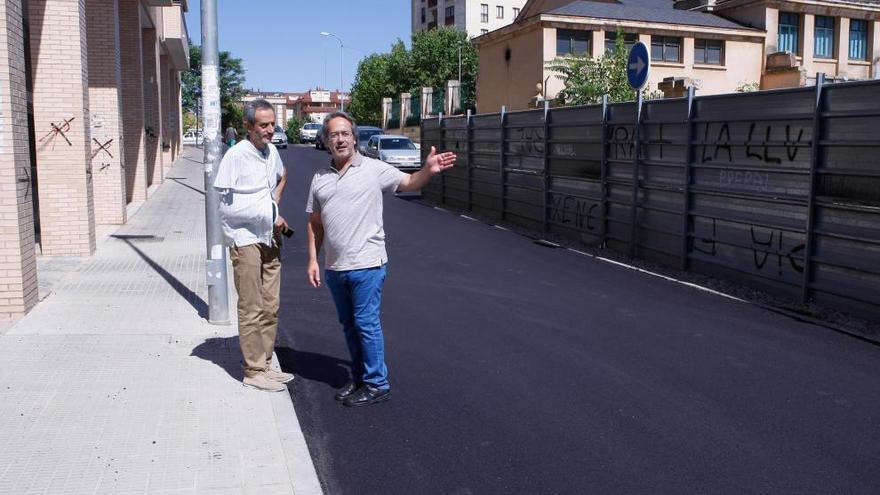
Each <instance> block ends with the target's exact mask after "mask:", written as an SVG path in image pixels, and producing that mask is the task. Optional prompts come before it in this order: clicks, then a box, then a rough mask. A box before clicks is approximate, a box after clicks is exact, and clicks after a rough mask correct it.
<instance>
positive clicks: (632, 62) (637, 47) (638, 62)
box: [626, 41, 651, 90]
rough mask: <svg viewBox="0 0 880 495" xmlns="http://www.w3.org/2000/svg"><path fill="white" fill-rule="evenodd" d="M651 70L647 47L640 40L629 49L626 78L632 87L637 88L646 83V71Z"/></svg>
mask: <svg viewBox="0 0 880 495" xmlns="http://www.w3.org/2000/svg"><path fill="white" fill-rule="evenodd" d="M650 70H651V57H650V56H649V55H648V47H647V46H645V44H644V43H642V42H641V41H637V42H636V44H634V45H633V47H632V48H631V49H630V50H629V57H628V58H627V61H626V80H627V81H628V82H629V85H630V86H632V88H633V89H636V90H639V89H642V88H644V87H645V84H647V83H648V72H649V71H650Z"/></svg>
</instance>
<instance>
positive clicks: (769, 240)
mask: <svg viewBox="0 0 880 495" xmlns="http://www.w3.org/2000/svg"><path fill="white" fill-rule="evenodd" d="M749 233H750V234H751V236H752V256H753V258H754V261H755V268H757V269H758V270H764V266H765V265H766V264H767V259H768V258H769V257H770V256H774V257H775V258H776V268H777V270H778V272H779V276H780V277H781V276H782V272H783V266H785V263H784V262H783V259H785V260H787V261H788V264H789V265H790V266H791V268H792V270H794V271H795V272H797V273H803V272H804V266H803V264H801V263H800V262H799V260H798V259H797V258H795V257H794V255H795V254H796V253H799V252H801V251H803V250H804V248H805V245H804V244H803V243H800V244H796V245H794V246H791V247H788V246H786V244H787V243H786V242H785V241H784V240H783V239H784V236H785V234H784V232H783V231H782V230H778V229H765V228H761V227H758V228H757V230H756V227H755V226H754V225H750V226H749ZM774 238H775V239H776V241H777V242H776V246H775V247H774V246H773V244H774V243H773V240H774ZM784 246H785V247H784ZM768 268H769V267H768Z"/></svg>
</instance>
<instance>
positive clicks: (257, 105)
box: [244, 98, 275, 125]
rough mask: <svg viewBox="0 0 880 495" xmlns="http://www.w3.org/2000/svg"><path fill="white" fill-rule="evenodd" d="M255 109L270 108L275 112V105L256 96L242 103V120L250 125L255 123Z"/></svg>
mask: <svg viewBox="0 0 880 495" xmlns="http://www.w3.org/2000/svg"><path fill="white" fill-rule="evenodd" d="M257 110H272V113H273V114H274V113H275V107H273V106H272V104H271V103H269V102H268V101H266V100H264V99H262V98H257V99H256V100H251V101H249V102H247V103H246V104H245V105H244V121H245V122H247V123H248V124H250V125H256V123H257Z"/></svg>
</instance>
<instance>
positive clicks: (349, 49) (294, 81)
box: [186, 0, 411, 92]
mask: <svg viewBox="0 0 880 495" xmlns="http://www.w3.org/2000/svg"><path fill="white" fill-rule="evenodd" d="M187 4H188V7H189V12H187V13H186V26H187V29H188V30H189V36H190V40H192V43H193V44H196V45H200V44H201V43H202V35H201V12H200V11H201V2H200V1H199V0H190V1H188V2H187ZM217 9H218V12H217V17H218V24H219V27H218V37H219V41H220V50H226V51H229V52H231V53H232V55H233V56H235V57H238V58H240V59H242V60H243V61H244V66H245V69H246V76H247V84H246V85H247V86H248V87H249V88H252V89H260V90H263V91H290V92H300V91H305V90H307V89H309V88H314V87H316V86H323V87H326V88H328V89H332V90H335V89H337V88H338V87H339V59H340V54H339V42H337V41H336V40H335V39H333V38H330V37H327V36H321V35H320V33H321V31H329V32H331V33H333V34H335V35H337V36H339V37H340V38H342V41H343V43H344V44H345V89H348V88H350V87H351V82H352V80H353V79H354V75H355V73H356V72H357V64H358V61H360V60H361V59H362V58H364V57H366V56H367V55H369V54H371V53H385V52H388V51H390V49H391V44H392V43H394V42H395V41H396V40H397V39H398V38H400V39H402V40H403V41H404V42H405V43H406V44H407V46H409V45H410V29H411V26H410V22H411V21H410V2H409V0H372V1H369V0H329V1H320V0H319V1H315V0H310V1H305V0H258V1H254V0H218V1H217ZM325 82H326V84H325Z"/></svg>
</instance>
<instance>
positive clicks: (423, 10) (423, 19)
mask: <svg viewBox="0 0 880 495" xmlns="http://www.w3.org/2000/svg"><path fill="white" fill-rule="evenodd" d="M424 23H425V8H424V7H422V24H424Z"/></svg>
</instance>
